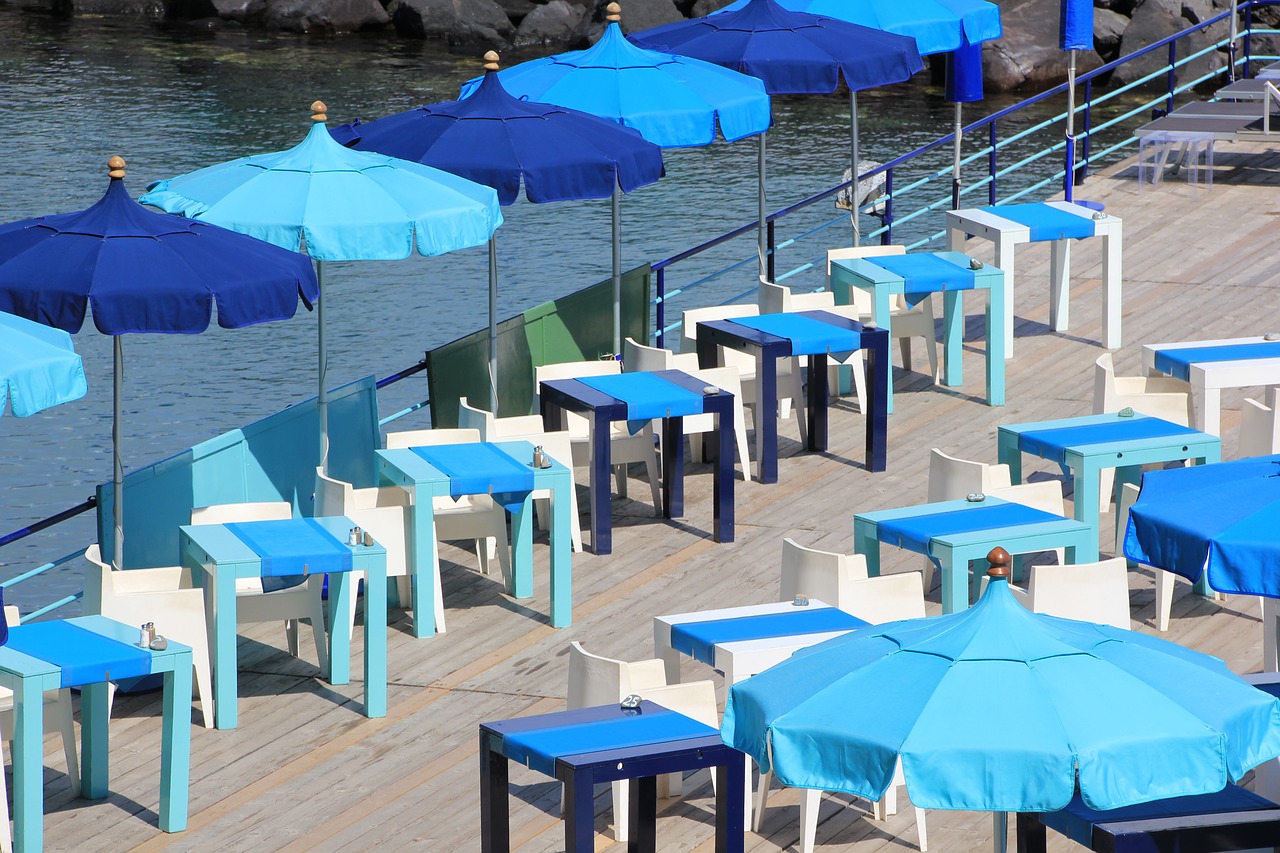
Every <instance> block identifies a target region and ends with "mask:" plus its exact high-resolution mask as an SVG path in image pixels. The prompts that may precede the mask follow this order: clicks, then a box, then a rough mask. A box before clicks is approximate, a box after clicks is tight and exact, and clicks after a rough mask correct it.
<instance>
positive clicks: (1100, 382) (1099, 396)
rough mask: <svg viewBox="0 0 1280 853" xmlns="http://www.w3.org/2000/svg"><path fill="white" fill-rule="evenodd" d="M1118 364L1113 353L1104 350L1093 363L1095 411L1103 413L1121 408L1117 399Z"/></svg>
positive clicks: (1096, 413) (1097, 413)
mask: <svg viewBox="0 0 1280 853" xmlns="http://www.w3.org/2000/svg"><path fill="white" fill-rule="evenodd" d="M1116 397H1117V391H1116V365H1115V359H1113V358H1112V356H1111V353H1109V352H1104V353H1103V354H1102V355H1100V356H1098V359H1097V361H1095V362H1094V363H1093V413H1094V414H1095V415H1101V414H1103V413H1105V412H1112V411H1115V410H1116V409H1117V408H1119V407H1118V406H1117V405H1116V403H1115V399H1116Z"/></svg>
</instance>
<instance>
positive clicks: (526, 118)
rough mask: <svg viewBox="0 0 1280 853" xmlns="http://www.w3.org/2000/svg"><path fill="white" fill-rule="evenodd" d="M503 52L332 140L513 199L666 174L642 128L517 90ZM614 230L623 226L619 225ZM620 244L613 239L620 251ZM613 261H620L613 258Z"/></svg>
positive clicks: (633, 185) (492, 370) (493, 357)
mask: <svg viewBox="0 0 1280 853" xmlns="http://www.w3.org/2000/svg"><path fill="white" fill-rule="evenodd" d="M497 71H498V54H496V53H494V52H493V51H490V52H489V53H487V54H485V75H484V77H483V78H482V80H481V82H480V85H479V86H478V87H476V88H475V89H474V90H473V91H472V92H471V94H470V96H468V97H466V98H463V99H462V100H459V101H447V102H445V103H440V104H432V105H430V106H425V107H417V108H415V109H412V110H406V111H405V112H402V113H397V114H396V115H392V116H387V117H386V118H381V119H377V120H376V121H371V122H369V123H367V124H362V123H360V122H359V121H356V122H353V123H351V124H349V125H343V126H341V127H338V128H335V129H334V131H333V135H334V138H335V139H337V140H338V141H339V142H342V143H343V144H346V145H350V146H352V147H354V148H357V149H360V150H362V151H376V152H377V153H379V154H386V155H388V156H391V157H398V158H401V159H404V160H412V161H414V162H417V163H422V164H424V165H427V166H434V167H435V168H437V169H443V170H444V171H446V172H450V173H452V174H454V175H459V176H461V177H464V178H467V179H468V180H472V181H475V182H476V183H480V184H484V185H486V186H490V187H493V188H494V189H496V190H497V191H498V202H499V203H500V204H503V205H508V204H512V203H514V202H515V200H516V199H517V198H518V197H519V195H520V186H521V184H522V183H523V184H524V191H525V197H526V198H528V199H529V201H531V202H533V203H535V204H542V203H545V202H553V201H571V200H575V199H596V198H610V197H612V196H613V194H614V189H615V188H618V189H620V190H621V191H622V192H624V193H628V192H631V191H632V190H634V189H638V188H639V187H642V186H645V185H647V184H651V183H654V182H655V181H657V180H658V179H659V178H661V177H662V174H663V169H662V149H661V148H659V147H658V146H657V145H655V144H654V143H652V142H648V141H646V140H645V138H644V137H642V136H641V135H640V134H639V133H638V132H637V131H634V130H632V129H631V128H628V127H623V126H620V125H618V124H617V123H616V122H612V121H609V120H607V119H603V118H599V117H597V116H594V115H591V114H589V113H584V112H580V111H579V110H573V109H568V108H565V107H559V106H555V105H553V104H543V103H538V102H536V101H525V100H520V99H518V98H515V97H513V96H512V95H511V94H510V93H508V92H507V90H506V89H504V88H503V87H502V82H501V80H499V78H498V74H497ZM614 234H615V235H617V234H618V228H617V227H616V224H615V228H614ZM620 251H621V247H620V246H619V245H618V242H617V241H616V240H615V241H614V244H613V252H614V257H615V259H616V258H617V257H618V255H619V253H620ZM615 266H616V261H615ZM497 269H498V268H497V241H496V238H492V237H491V238H490V240H489V384H490V397H489V400H490V409H491V410H492V411H494V412H497V411H498V409H497V405H498V401H497V375H498V327H497V304H498V271H497ZM613 300H614V318H613V321H614V340H615V344H616V343H617V341H618V340H619V339H620V338H621V333H620V329H621V294H620V293H619V292H617V290H615V291H614V294H613Z"/></svg>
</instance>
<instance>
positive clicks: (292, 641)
mask: <svg viewBox="0 0 1280 853" xmlns="http://www.w3.org/2000/svg"><path fill="white" fill-rule="evenodd" d="M284 641H285V645H286V646H288V648H289V654H291V655H293V656H294V657H295V658H296V657H298V656H299V655H298V620H297V619H287V620H285V623H284Z"/></svg>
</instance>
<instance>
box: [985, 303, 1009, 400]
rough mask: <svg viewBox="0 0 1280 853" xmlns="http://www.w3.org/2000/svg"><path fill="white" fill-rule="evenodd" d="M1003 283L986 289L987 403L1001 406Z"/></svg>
mask: <svg viewBox="0 0 1280 853" xmlns="http://www.w3.org/2000/svg"><path fill="white" fill-rule="evenodd" d="M1004 297H1005V294H1004V285H1003V284H1002V283H996V285H995V286H994V287H990V288H988V289H987V405H988V406H1003V405H1004V399H1005V392H1004V361H1005V351H1004V342H1005V338H1006V334H1005V323H1006V322H1007V320H1008V315H1007V314H1006V313H1005V310H1004Z"/></svg>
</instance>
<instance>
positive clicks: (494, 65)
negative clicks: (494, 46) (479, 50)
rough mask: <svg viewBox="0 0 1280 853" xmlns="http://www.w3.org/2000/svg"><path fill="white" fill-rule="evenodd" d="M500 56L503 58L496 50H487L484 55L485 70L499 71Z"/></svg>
mask: <svg viewBox="0 0 1280 853" xmlns="http://www.w3.org/2000/svg"><path fill="white" fill-rule="evenodd" d="M500 58H501V57H499V56H498V52H497V51H496V50H490V51H487V52H486V53H485V55H484V70H485V71H497V70H498V60H499V59H500Z"/></svg>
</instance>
